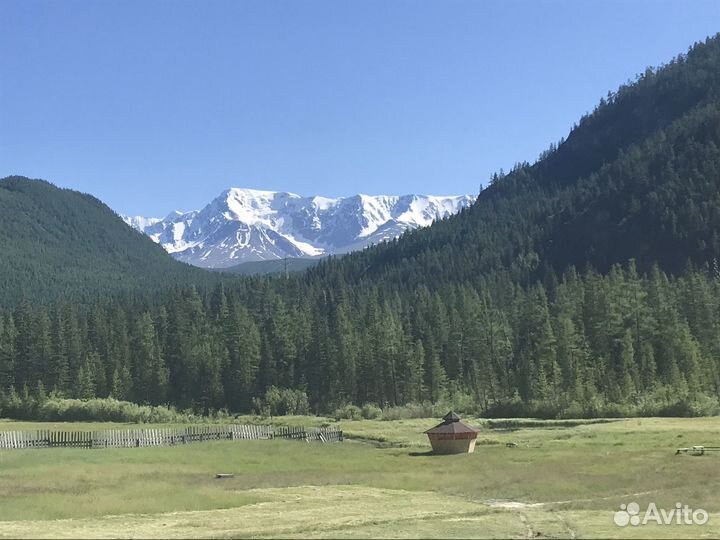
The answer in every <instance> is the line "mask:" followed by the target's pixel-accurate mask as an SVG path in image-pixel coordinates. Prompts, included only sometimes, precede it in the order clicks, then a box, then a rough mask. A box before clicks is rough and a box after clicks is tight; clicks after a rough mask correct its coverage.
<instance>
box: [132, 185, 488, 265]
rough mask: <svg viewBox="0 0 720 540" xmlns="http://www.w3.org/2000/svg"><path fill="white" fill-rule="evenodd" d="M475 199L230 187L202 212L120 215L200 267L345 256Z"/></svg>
mask: <svg viewBox="0 0 720 540" xmlns="http://www.w3.org/2000/svg"><path fill="white" fill-rule="evenodd" d="M474 200H475V198H474V197H472V196H470V195H460V196H447V197H442V196H432V195H401V196H392V195H376V196H371V195H355V196H352V197H344V198H337V199H328V198H326V197H302V196H300V195H296V194H294V193H285V192H275V191H260V190H254V189H240V188H231V189H228V190H226V191H224V192H223V193H221V194H220V195H219V196H218V197H217V198H216V199H214V200H213V201H212V202H210V204H208V205H207V206H205V207H204V208H203V209H202V210H195V211H192V212H177V211H175V212H172V213H170V214H169V215H168V216H166V217H165V218H162V219H159V218H145V217H141V216H135V217H129V216H122V217H123V219H124V220H125V222H126V223H127V224H128V225H131V226H132V227H134V228H135V229H137V230H139V231H141V232H144V233H145V234H147V235H148V236H149V237H150V238H152V239H153V240H154V241H155V242H157V243H159V244H161V245H162V246H163V247H164V248H165V249H166V250H167V251H168V252H169V253H170V254H172V256H173V257H175V258H176V259H178V260H180V261H184V262H187V263H190V264H193V265H195V266H202V267H205V268H226V267H229V266H235V265H237V264H241V263H244V262H249V261H263V260H271V259H283V258H285V257H321V256H324V255H332V254H339V253H347V252H349V251H355V250H359V249H362V248H364V247H366V246H369V245H371V244H375V243H378V242H382V241H383V240H389V239H392V238H395V237H397V236H399V235H400V234H402V233H403V232H404V231H406V230H408V229H414V228H417V227H424V226H427V225H430V224H431V223H432V222H433V221H435V220H436V219H442V218H444V217H447V216H449V215H451V214H455V213H457V212H459V211H460V210H461V209H462V208H465V207H467V206H470V205H471V204H472V203H473V202H474Z"/></svg>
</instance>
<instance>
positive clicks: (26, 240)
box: [0, 176, 214, 308]
mask: <svg viewBox="0 0 720 540" xmlns="http://www.w3.org/2000/svg"><path fill="white" fill-rule="evenodd" d="M213 280H214V278H213V276H212V275H210V274H206V273H204V272H202V271H201V270H198V269H196V268H193V267H190V266H188V265H184V264H180V263H177V262H176V261H174V260H173V259H172V258H171V257H170V256H169V255H168V254H167V253H165V251H164V250H163V249H162V248H161V247H160V246H158V245H156V244H155V243H154V242H152V241H151V240H150V239H149V238H146V237H145V236H144V235H142V234H140V233H138V232H137V231H135V230H133V229H131V228H130V227H128V226H127V225H125V223H123V221H122V220H121V219H120V218H119V217H118V216H117V215H115V213H114V212H113V211H112V210H110V208H108V207H107V206H106V205H105V204H103V203H102V202H100V201H99V200H97V199H95V198H94V197H91V196H90V195H85V194H82V193H78V192H76V191H72V190H69V189H59V188H57V187H55V186H53V185H52V184H50V183H48V182H45V181H42V180H30V179H28V178H24V177H20V176H11V177H8V178H4V179H1V180H0V308H2V307H3V306H11V305H14V304H15V303H16V302H17V301H18V300H20V299H23V298H24V299H26V300H28V301H48V300H51V299H54V298H65V299H67V298H69V297H73V298H78V299H80V298H87V297H91V296H93V295H97V294H98V293H103V294H104V293H108V292H117V291H127V290H130V289H137V290H142V291H144V292H147V291H148V290H149V289H150V290H152V289H156V288H159V287H160V286H161V285H164V284H169V283H173V282H177V283H186V284H188V283H198V284H200V283H205V282H212V281H213Z"/></svg>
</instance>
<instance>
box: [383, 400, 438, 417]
mask: <svg viewBox="0 0 720 540" xmlns="http://www.w3.org/2000/svg"><path fill="white" fill-rule="evenodd" d="M448 410H449V409H446V408H445V407H443V406H441V405H439V404H433V403H430V402H429V401H425V402H423V403H408V404H407V405H398V406H397V407H387V408H385V409H383V411H382V419H383V420H408V419H410V418H440V417H442V416H443V415H445V414H446V413H447V412H448ZM441 411H442V412H441Z"/></svg>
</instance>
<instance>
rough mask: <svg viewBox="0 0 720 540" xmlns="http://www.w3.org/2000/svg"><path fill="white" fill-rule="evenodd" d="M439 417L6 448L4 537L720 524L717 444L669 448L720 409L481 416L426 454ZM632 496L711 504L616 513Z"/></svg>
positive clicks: (1, 487)
mask: <svg viewBox="0 0 720 540" xmlns="http://www.w3.org/2000/svg"><path fill="white" fill-rule="evenodd" d="M275 420H277V419H275ZM284 420H285V421H286V423H288V424H294V425H300V424H302V425H308V426H310V425H321V424H323V423H325V422H327V420H326V419H317V418H312V419H309V418H302V417H296V418H292V419H284ZM434 422H435V420H432V419H425V420H423V419H419V420H416V419H413V420H398V421H391V422H388V421H380V420H377V421H375V420H362V421H341V422H338V424H339V425H340V427H341V428H342V429H343V430H344V431H345V433H346V434H347V435H348V436H349V437H350V438H349V440H348V441H347V442H345V443H343V444H334V445H322V444H318V443H312V444H308V443H302V442H295V441H242V442H237V441H236V442H231V441H227V442H225V441H219V442H210V443H202V444H193V445H187V446H179V447H169V448H138V449H105V450H82V449H47V450H12V451H0V501H2V503H1V504H0V537H13V538H14V537H42V536H49V537H60V536H64V537H119V536H135V537H157V536H160V537H178V538H180V537H198V536H204V537H237V536H243V537H264V536H282V537H333V538H334V537H345V538H361V537H398V538H401V537H447V536H450V535H453V536H458V537H488V538H492V537H508V536H512V537H527V536H528V535H530V534H532V535H538V534H540V535H544V536H554V537H572V536H575V537H580V536H582V537H603V538H605V537H618V538H622V537H626V536H627V537H638V538H640V537H647V538H653V537H661V538H665V537H667V538H683V537H686V538H690V537H699V536H706V537H720V489H719V488H720V477H718V474H717V471H718V470H720V455H718V456H712V455H707V456H703V457H689V456H677V457H676V456H674V450H675V448H677V447H681V446H691V445H694V444H705V445H718V443H719V442H720V418H697V419H672V418H663V419H632V420H623V421H618V422H611V423H591V424H586V423H581V424H579V425H573V424H572V423H571V424H568V427H565V426H559V425H554V424H552V423H549V424H547V425H542V423H540V424H541V425H536V424H533V425H532V427H517V428H512V427H511V428H508V427H503V428H502V429H489V428H484V429H482V431H481V433H480V435H479V445H478V447H477V450H476V452H475V454H472V455H457V456H432V455H429V453H428V450H429V445H428V444H427V440H426V438H425V436H424V435H423V434H422V431H423V430H425V429H427V428H428V427H431V426H432V425H433V423H434ZM476 423H477V424H478V425H482V424H481V423H480V422H476ZM8 425H12V426H14V427H13V429H47V427H48V426H47V425H42V426H38V425H37V424H27V423H22V424H21V423H14V422H0V429H6V428H7V426H8ZM502 425H521V424H519V423H518V424H502ZM15 426H17V427H15ZM20 426H22V427H20ZM73 427H80V426H78V425H73ZM82 427H84V428H85V429H101V428H105V427H109V426H106V425H102V424H100V425H99V424H83V425H82ZM114 427H127V426H124V425H122V424H119V425H115V426H114ZM153 427H154V426H153ZM366 441H374V442H375V443H379V446H378V444H367V442H366ZM509 442H512V443H515V444H516V445H517V446H516V447H513V448H509V447H507V446H506V443H509ZM218 472H227V473H233V474H234V475H235V477H234V478H232V479H224V480H216V479H215V478H214V476H215V473H218ZM506 501H510V503H507V502H506ZM631 501H636V502H638V503H640V505H641V507H645V505H646V504H648V503H649V502H655V503H656V504H657V505H658V506H659V507H662V508H668V509H671V508H672V507H673V505H674V504H675V503H676V502H678V501H680V502H683V503H686V504H689V505H690V506H692V507H694V508H704V509H705V510H707V511H708V512H710V513H711V518H710V521H709V523H708V524H707V525H705V526H704V527H696V528H693V527H689V526H672V527H668V526H663V527H657V526H652V525H647V526H644V527H634V528H624V529H622V528H619V527H616V526H615V525H614V524H613V521H612V517H613V513H614V512H615V511H616V510H618V509H619V505H620V504H621V503H628V502H631Z"/></svg>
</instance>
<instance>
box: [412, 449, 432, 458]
mask: <svg viewBox="0 0 720 540" xmlns="http://www.w3.org/2000/svg"><path fill="white" fill-rule="evenodd" d="M437 455H438V454H436V453H435V452H433V451H432V450H426V451H425V452H408V456H410V457H422V456H437Z"/></svg>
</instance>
